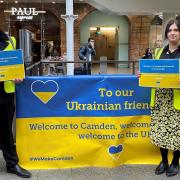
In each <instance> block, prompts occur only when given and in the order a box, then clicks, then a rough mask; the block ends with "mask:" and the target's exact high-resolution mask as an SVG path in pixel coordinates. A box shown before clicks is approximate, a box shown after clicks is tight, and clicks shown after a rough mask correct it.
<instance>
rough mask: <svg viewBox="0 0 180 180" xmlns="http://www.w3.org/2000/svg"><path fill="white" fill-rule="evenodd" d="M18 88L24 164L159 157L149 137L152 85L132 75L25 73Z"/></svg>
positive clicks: (90, 163) (66, 164) (18, 136)
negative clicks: (140, 83) (41, 75)
mask: <svg viewBox="0 0 180 180" xmlns="http://www.w3.org/2000/svg"><path fill="white" fill-rule="evenodd" d="M16 94H17V112H16V113H17V121H16V126H17V127H16V145H17V152H18V155H19V159H20V164H21V165H22V166H23V167H25V168H30V169H51V168H72V167H86V166H96V167H115V166H118V165H120V164H154V163H158V162H159V157H158V155H159V149H158V148H156V147H155V146H154V145H152V144H151V143H150V139H149V126H150V106H149V101H150V89H149V88H143V87H139V86H138V80H137V78H136V77H135V76H128V75H127V76H101V75H99V76H67V77H28V78H26V79H25V80H24V82H23V83H22V84H21V85H18V86H17V92H16ZM157 151H158V153H157Z"/></svg>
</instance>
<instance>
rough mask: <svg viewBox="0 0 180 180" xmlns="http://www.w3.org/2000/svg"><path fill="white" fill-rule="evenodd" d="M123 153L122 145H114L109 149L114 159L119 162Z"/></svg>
mask: <svg viewBox="0 0 180 180" xmlns="http://www.w3.org/2000/svg"><path fill="white" fill-rule="evenodd" d="M122 151H123V145H122V144H120V145H118V146H115V145H112V146H110V147H109V148H108V153H109V155H110V156H111V157H112V158H113V159H114V160H118V159H119V157H120V153H121V152H122Z"/></svg>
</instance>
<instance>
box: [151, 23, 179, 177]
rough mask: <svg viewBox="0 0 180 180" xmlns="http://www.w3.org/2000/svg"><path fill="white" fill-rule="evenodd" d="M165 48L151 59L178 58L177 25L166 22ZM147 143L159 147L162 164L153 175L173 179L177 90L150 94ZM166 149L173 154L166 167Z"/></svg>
mask: <svg viewBox="0 0 180 180" xmlns="http://www.w3.org/2000/svg"><path fill="white" fill-rule="evenodd" d="M165 38H166V39H167V40H168V45H167V46H165V47H164V48H158V49H156V50H155V59H180V45H179V42H180V23H179V22H178V21H177V20H170V21H169V22H168V24H167V26H166V29H165ZM151 106H152V110H151V131H150V138H151V142H152V143H153V144H155V145H156V146H158V147H160V152H161V156H162V161H161V162H160V164H159V165H158V166H157V168H156V170H155V174H157V175H159V174H162V173H164V172H166V176H167V177H170V176H174V175H176V174H178V172H179V157H180V89H172V88H157V89H154V88H153V89H152V92H151ZM168 150H172V151H173V159H172V161H171V163H170V165H169V163H168Z"/></svg>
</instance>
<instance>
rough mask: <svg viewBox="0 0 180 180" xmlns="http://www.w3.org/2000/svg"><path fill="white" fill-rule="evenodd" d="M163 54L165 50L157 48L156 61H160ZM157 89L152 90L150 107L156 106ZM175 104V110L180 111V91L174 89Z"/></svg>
mask: <svg viewBox="0 0 180 180" xmlns="http://www.w3.org/2000/svg"><path fill="white" fill-rule="evenodd" d="M162 52H163V48H157V49H155V59H159V58H160V57H161V54H162ZM155 91H156V89H155V88H152V89H151V102H150V105H151V107H154V105H155ZM173 94H174V97H173V104H174V108H175V109H177V110H180V89H173Z"/></svg>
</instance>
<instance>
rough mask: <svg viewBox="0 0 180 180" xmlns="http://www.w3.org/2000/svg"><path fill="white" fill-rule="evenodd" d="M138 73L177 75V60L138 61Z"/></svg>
mask: <svg viewBox="0 0 180 180" xmlns="http://www.w3.org/2000/svg"><path fill="white" fill-rule="evenodd" d="M140 73H163V74H169V73H173V74H174V73H179V59H173V60H172V59H166V60H164V59H160V60H149V59H148V60H143V59H141V60H140Z"/></svg>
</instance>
